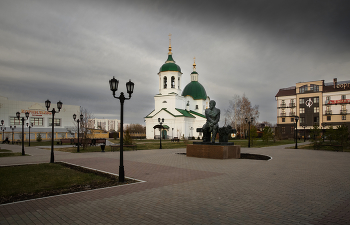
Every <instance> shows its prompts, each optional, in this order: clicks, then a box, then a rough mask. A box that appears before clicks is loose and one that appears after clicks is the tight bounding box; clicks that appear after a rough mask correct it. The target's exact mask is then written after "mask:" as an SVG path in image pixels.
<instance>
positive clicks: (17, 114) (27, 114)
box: [16, 112, 29, 155]
mask: <svg viewBox="0 0 350 225" xmlns="http://www.w3.org/2000/svg"><path fill="white" fill-rule="evenodd" d="M25 115H26V117H27V120H28V117H29V112H25ZM16 117H17V119H18V120H19V119H20V117H21V113H20V112H16ZM21 120H22V155H25V153H24V117H22V118H21Z"/></svg>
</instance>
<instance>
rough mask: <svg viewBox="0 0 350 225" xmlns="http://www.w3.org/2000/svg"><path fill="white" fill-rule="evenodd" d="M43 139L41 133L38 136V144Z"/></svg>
mask: <svg viewBox="0 0 350 225" xmlns="http://www.w3.org/2000/svg"><path fill="white" fill-rule="evenodd" d="M42 140H43V139H42V138H41V134H40V133H39V134H38V136H37V137H36V141H37V142H41V141H42Z"/></svg>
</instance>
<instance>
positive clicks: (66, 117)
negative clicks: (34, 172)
mask: <svg viewBox="0 0 350 225" xmlns="http://www.w3.org/2000/svg"><path fill="white" fill-rule="evenodd" d="M52 108H55V109H56V110H57V111H58V109H57V104H56V103H55V102H51V107H50V109H49V110H50V111H51V110H52ZM16 112H20V113H21V117H25V112H29V118H28V120H27V119H26V118H25V121H24V123H25V125H24V127H25V130H24V132H25V139H28V138H29V135H28V132H29V130H28V128H27V125H26V124H27V123H28V124H33V127H32V128H31V130H30V132H31V136H30V139H34V140H35V139H36V135H37V134H39V133H40V134H41V136H42V138H43V139H46V138H50V137H51V131H52V130H51V129H52V126H51V123H52V113H51V112H48V111H47V109H46V107H45V100H44V101H43V102H24V101H15V100H9V99H8V98H6V97H3V96H0V121H1V120H3V121H4V125H3V126H2V130H4V128H6V130H5V132H2V131H1V135H0V137H1V140H2V134H4V137H5V138H6V137H8V138H9V139H10V140H11V139H12V129H11V128H10V126H12V128H13V127H14V126H16V128H15V129H14V130H13V132H14V139H15V140H18V139H21V133H22V122H21V120H18V119H17V117H16ZM73 114H77V115H79V114H80V106H76V105H66V104H64V102H63V105H62V109H61V111H60V112H59V113H56V114H55V118H54V124H55V133H56V136H55V138H57V139H59V138H63V137H69V136H70V135H72V130H74V127H75V123H74V119H73ZM0 125H1V124H0Z"/></svg>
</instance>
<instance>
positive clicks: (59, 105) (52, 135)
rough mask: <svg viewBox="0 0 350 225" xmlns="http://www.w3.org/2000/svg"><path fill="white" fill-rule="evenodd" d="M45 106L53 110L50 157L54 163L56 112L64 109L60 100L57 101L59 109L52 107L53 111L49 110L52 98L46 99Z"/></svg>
mask: <svg viewBox="0 0 350 225" xmlns="http://www.w3.org/2000/svg"><path fill="white" fill-rule="evenodd" d="M45 106H46V109H47V111H48V112H51V113H52V122H51V123H52V124H51V125H52V133H51V157H50V163H54V162H55V155H54V152H53V142H54V135H55V133H54V129H55V114H56V113H59V112H60V111H61V109H62V102H61V101H58V102H57V109H58V111H56V110H55V108H52V110H51V111H49V108H50V106H51V102H50V100H46V101H45Z"/></svg>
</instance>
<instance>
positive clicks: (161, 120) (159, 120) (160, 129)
mask: <svg viewBox="0 0 350 225" xmlns="http://www.w3.org/2000/svg"><path fill="white" fill-rule="evenodd" d="M158 122H159V124H160V126H159V132H160V138H159V140H160V144H159V149H162V127H163V126H162V124H163V123H164V118H162V119H160V118H158Z"/></svg>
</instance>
